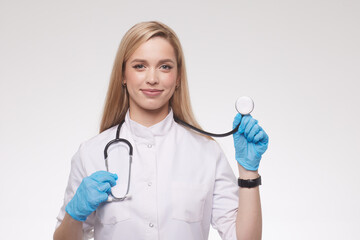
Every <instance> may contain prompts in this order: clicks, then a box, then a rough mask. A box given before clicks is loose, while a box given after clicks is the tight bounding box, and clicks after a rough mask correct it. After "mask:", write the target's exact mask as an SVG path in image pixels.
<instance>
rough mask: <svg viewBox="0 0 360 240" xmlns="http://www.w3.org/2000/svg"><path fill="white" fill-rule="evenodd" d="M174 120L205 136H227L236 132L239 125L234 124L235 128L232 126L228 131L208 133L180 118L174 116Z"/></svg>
mask: <svg viewBox="0 0 360 240" xmlns="http://www.w3.org/2000/svg"><path fill="white" fill-rule="evenodd" d="M174 120H175V122H177V123H179V124H181V125H183V126H186V127H188V128H191V129H192V130H195V131H197V132H199V133H201V134H204V135H207V136H211V137H227V136H230V135H233V134H234V133H236V132H237V131H238V129H239V126H240V123H239V124H238V125H237V126H236V128H234V129H233V130H231V131H230V132H227V133H222V134H218V133H210V132H206V131H204V130H201V129H199V128H197V127H194V126H192V125H190V124H188V123H187V122H184V121H182V120H180V119H178V118H176V117H175V118H174Z"/></svg>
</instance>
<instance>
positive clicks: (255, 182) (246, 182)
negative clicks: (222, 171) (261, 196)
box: [238, 175, 261, 188]
mask: <svg viewBox="0 0 360 240" xmlns="http://www.w3.org/2000/svg"><path fill="white" fill-rule="evenodd" d="M238 185H239V187H245V188H254V187H257V186H259V185H261V176H260V175H259V177H258V178H255V179H240V178H239V179H238Z"/></svg>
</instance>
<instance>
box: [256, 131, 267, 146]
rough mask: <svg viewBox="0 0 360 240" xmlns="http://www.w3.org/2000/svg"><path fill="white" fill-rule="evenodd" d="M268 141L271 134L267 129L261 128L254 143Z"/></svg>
mask: <svg viewBox="0 0 360 240" xmlns="http://www.w3.org/2000/svg"><path fill="white" fill-rule="evenodd" d="M258 142H261V143H264V144H266V143H268V142H269V136H268V135H267V134H266V133H265V131H264V130H263V129H261V130H260V131H259V132H258V134H256V135H255V137H254V143H258Z"/></svg>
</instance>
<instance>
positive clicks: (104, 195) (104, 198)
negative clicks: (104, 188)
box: [99, 192, 109, 203]
mask: <svg viewBox="0 0 360 240" xmlns="http://www.w3.org/2000/svg"><path fill="white" fill-rule="evenodd" d="M108 198H109V194H107V193H104V192H101V193H100V194H99V203H102V202H106V201H107V200H108Z"/></svg>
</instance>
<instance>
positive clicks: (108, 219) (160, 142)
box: [57, 111, 238, 240]
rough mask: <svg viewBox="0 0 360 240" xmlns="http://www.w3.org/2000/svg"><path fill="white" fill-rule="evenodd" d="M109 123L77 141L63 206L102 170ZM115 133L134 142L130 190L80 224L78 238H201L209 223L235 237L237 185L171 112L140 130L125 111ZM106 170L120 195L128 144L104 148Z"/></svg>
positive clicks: (111, 133) (214, 148)
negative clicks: (87, 179)
mask: <svg viewBox="0 0 360 240" xmlns="http://www.w3.org/2000/svg"><path fill="white" fill-rule="evenodd" d="M116 128H117V126H115V127H112V128H110V129H108V130H106V131H104V132H102V133H101V134H99V135H97V136H96V137H94V138H92V139H90V140H88V141H86V142H84V143H83V144H81V146H80V148H79V150H78V152H77V153H76V154H75V155H74V157H73V159H72V164H71V172H70V177H69V182H68V186H67V188H66V192H65V197H64V205H63V206H62V208H61V210H60V213H59V215H58V217H57V219H58V223H57V226H59V225H60V223H61V221H62V219H63V218H64V215H65V206H66V204H67V203H68V202H69V201H70V200H71V198H72V197H73V195H74V194H75V192H76V189H77V188H78V186H79V185H80V183H81V181H82V179H83V178H84V177H86V176H89V175H91V174H92V173H94V172H95V171H98V170H106V169H105V162H104V155H103V154H104V153H103V151H104V147H105V145H106V144H107V143H108V142H109V141H111V140H112V139H114V138H115V135H116ZM120 137H121V138H125V139H127V140H128V141H130V142H131V144H132V145H133V147H134V153H133V154H134V156H133V163H132V166H131V181H130V191H129V193H130V194H131V196H132V198H131V199H127V200H125V201H123V202H111V203H104V204H102V205H100V206H99V207H98V209H97V210H96V211H95V212H94V213H93V214H91V215H90V216H89V217H88V218H87V220H86V222H85V223H84V224H83V229H84V233H85V234H84V235H85V239H88V238H89V237H91V235H92V234H94V237H95V239H96V240H102V239H126V240H129V239H132V240H140V239H144V240H151V239H165V240H167V239H171V240H184V239H187V240H192V239H194V240H201V239H208V235H209V228H210V224H211V225H212V226H213V227H214V228H215V229H217V230H218V232H219V234H220V236H221V238H222V239H231V240H233V239H234V240H235V239H236V231H235V225H236V215H237V207H238V186H237V183H236V181H237V180H236V177H235V175H234V173H233V171H232V169H231V167H230V165H229V163H228V161H227V159H226V158H225V156H224V154H223V152H222V150H221V149H220V147H219V146H218V144H217V143H216V142H215V141H213V140H210V139H208V138H205V137H204V136H201V135H199V134H197V133H194V132H192V131H190V130H188V129H186V128H184V127H182V126H181V125H179V124H177V123H176V122H175V121H174V120H173V113H172V111H170V113H169V114H168V116H167V117H166V118H165V119H164V120H163V121H161V122H160V123H158V124H156V125H154V126H152V127H149V128H147V127H144V126H142V125H140V124H138V123H136V122H134V121H132V120H131V119H130V118H129V112H128V113H127V115H126V118H125V123H124V124H123V126H122V128H121V132H120ZM108 159H109V168H110V172H114V173H117V174H118V176H119V179H118V181H117V186H116V187H115V188H114V189H113V193H114V194H115V195H117V196H118V197H122V196H123V195H124V194H125V191H126V187H127V178H128V162H129V160H128V159H129V157H128V147H127V145H126V144H124V143H119V144H116V146H112V147H110V148H109V158H108Z"/></svg>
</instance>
